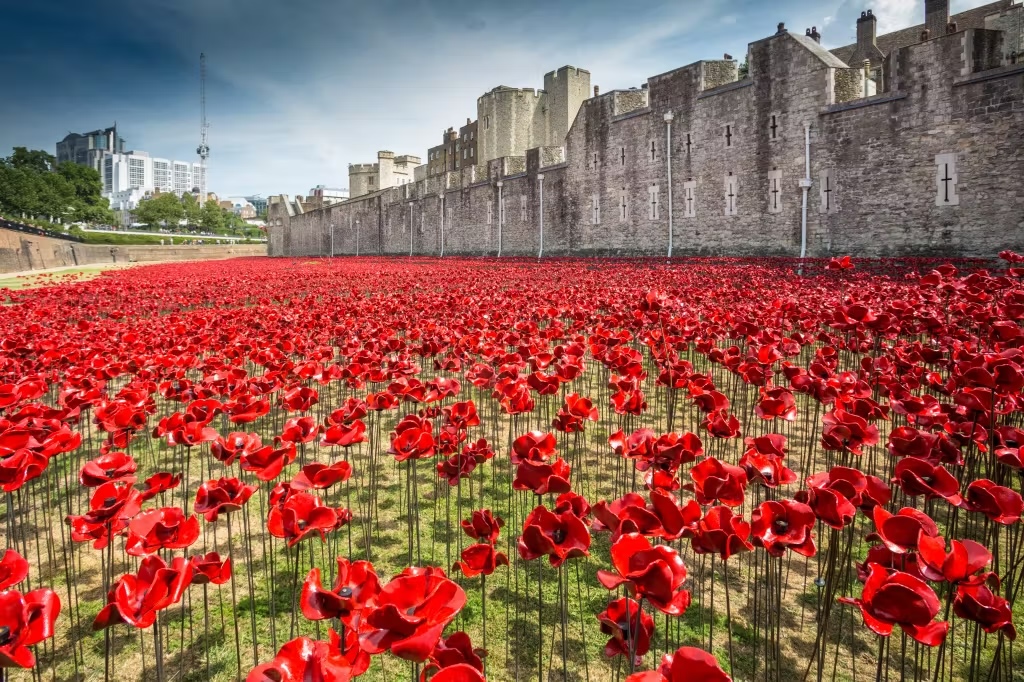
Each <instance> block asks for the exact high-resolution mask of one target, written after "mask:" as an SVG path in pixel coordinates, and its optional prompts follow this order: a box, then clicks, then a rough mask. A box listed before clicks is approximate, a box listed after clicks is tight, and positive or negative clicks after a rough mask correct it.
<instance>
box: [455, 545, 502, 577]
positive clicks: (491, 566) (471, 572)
mask: <svg viewBox="0 0 1024 682" xmlns="http://www.w3.org/2000/svg"><path fill="white" fill-rule="evenodd" d="M498 566H508V557H507V556H505V554H504V553H502V552H496V551H495V550H494V545H492V544H489V543H486V542H483V543H478V544H475V545H470V546H468V547H466V548H465V549H463V550H462V560H461V561H456V562H455V564H454V565H453V566H452V570H453V571H454V570H455V569H458V570H460V571H462V573H463V575H465V576H466V577H467V578H472V577H474V576H478V575H480V574H483V575H491V574H492V573H494V571H495V569H497V568H498Z"/></svg>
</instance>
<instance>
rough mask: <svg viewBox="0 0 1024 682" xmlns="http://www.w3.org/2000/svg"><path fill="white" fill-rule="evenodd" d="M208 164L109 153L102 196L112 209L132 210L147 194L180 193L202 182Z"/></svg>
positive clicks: (137, 154)
mask: <svg viewBox="0 0 1024 682" xmlns="http://www.w3.org/2000/svg"><path fill="white" fill-rule="evenodd" d="M205 173H206V167H205V166H203V165H202V164H200V163H192V162H187V161H172V160H168V159H159V158H153V157H150V155H149V154H148V153H146V152H142V151H132V152H124V153H119V154H108V155H106V156H105V157H104V159H103V196H104V197H106V198H107V199H109V200H110V203H111V208H114V209H116V210H132V209H134V208H135V207H136V206H137V205H138V202H139V200H141V199H142V197H144V196H145V195H146V194H147V193H152V192H154V191H159V192H162V193H163V192H173V193H174V194H177V195H178V196H181V195H182V194H185V193H187V192H191V191H192V190H193V189H194V188H196V187H200V186H201V185H202V181H203V176H204V175H205Z"/></svg>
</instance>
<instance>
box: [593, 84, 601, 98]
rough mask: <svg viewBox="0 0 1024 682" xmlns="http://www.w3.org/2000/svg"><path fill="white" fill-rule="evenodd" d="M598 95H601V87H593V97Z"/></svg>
mask: <svg viewBox="0 0 1024 682" xmlns="http://www.w3.org/2000/svg"><path fill="white" fill-rule="evenodd" d="M600 94H601V86H599V85H595V86H594V97H597V96H598V95H600Z"/></svg>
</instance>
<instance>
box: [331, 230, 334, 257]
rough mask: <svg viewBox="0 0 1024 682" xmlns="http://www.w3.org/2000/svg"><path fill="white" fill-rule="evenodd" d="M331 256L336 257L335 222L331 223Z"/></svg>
mask: <svg viewBox="0 0 1024 682" xmlns="http://www.w3.org/2000/svg"><path fill="white" fill-rule="evenodd" d="M331 258H334V223H331Z"/></svg>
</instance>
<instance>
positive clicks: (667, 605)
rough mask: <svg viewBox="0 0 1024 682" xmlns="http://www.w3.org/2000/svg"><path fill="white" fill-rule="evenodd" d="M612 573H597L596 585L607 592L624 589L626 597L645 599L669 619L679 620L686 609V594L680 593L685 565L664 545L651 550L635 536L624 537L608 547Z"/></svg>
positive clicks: (687, 600)
mask: <svg viewBox="0 0 1024 682" xmlns="http://www.w3.org/2000/svg"><path fill="white" fill-rule="evenodd" d="M611 554H612V566H613V567H614V568H615V571H616V572H615V573H611V572H609V571H605V570H603V569H602V570H599V571H598V572H597V579H598V581H599V582H600V583H601V584H602V585H604V586H605V587H606V588H607V589H609V590H614V589H615V588H617V587H619V586H620V585H625V586H626V588H627V589H628V590H629V592H630V594H632V595H633V596H634V597H639V598H640V599H646V600H647V601H648V602H650V604H651V605H652V606H654V608H656V609H658V610H659V611H661V612H662V613H667V614H668V615H670V616H681V615H682V614H683V613H685V611H686V609H687V607H688V606H689V605H690V593H689V591H687V590H684V589H682V585H683V582H684V581H685V580H686V575H687V571H686V564H684V563H683V560H682V558H681V557H680V556H679V553H678V552H676V551H675V550H674V549H672V548H671V547H668V546H667V545H654V546H653V547H652V546H651V543H650V541H649V540H648V539H647V538H645V537H644V536H642V535H640V534H639V533H627V534H625V535H623V536H621V537H620V538H619V539H618V540H616V541H615V542H614V543H613V544H612V549H611Z"/></svg>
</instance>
